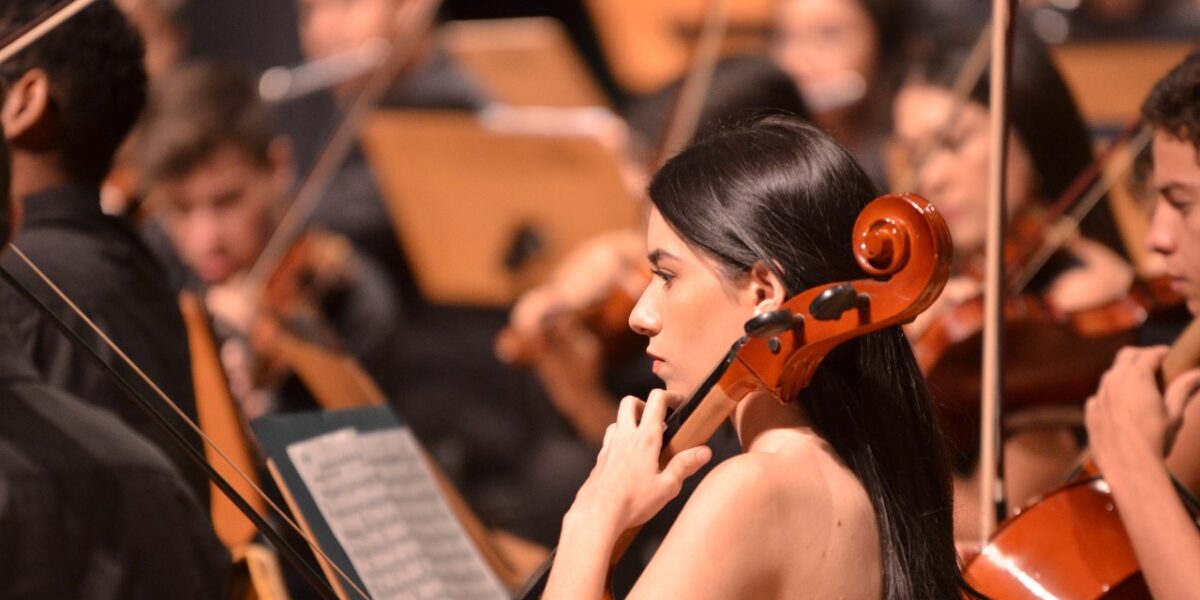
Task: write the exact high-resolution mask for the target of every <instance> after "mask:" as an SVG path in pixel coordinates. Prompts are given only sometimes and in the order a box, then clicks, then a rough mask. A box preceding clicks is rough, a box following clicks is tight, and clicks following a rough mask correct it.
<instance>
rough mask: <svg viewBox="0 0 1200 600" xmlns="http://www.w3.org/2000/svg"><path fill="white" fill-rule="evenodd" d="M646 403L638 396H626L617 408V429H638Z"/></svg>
mask: <svg viewBox="0 0 1200 600" xmlns="http://www.w3.org/2000/svg"><path fill="white" fill-rule="evenodd" d="M643 406H645V403H644V402H642V401H641V400H639V399H638V398H637V397H636V396H625V397H624V398H622V399H621V405H620V406H618V407H617V427H618V428H620V429H625V428H628V429H637V425H638V419H639V418H641V415H642V407H643Z"/></svg>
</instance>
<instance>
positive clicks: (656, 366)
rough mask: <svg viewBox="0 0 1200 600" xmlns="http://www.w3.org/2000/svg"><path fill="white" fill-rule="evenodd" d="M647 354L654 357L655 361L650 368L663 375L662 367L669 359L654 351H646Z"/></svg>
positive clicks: (656, 373) (660, 375)
mask: <svg viewBox="0 0 1200 600" xmlns="http://www.w3.org/2000/svg"><path fill="white" fill-rule="evenodd" d="M646 355H647V356H649V357H650V358H651V359H653V361H654V363H653V364H652V365H651V366H650V370H651V371H652V372H653V373H654V374H655V375H658V376H659V377H662V373H661V371H662V368H663V367H664V366H666V364H667V361H665V360H663V358H662V357H660V356H658V355H657V354H654V353H653V352H646Z"/></svg>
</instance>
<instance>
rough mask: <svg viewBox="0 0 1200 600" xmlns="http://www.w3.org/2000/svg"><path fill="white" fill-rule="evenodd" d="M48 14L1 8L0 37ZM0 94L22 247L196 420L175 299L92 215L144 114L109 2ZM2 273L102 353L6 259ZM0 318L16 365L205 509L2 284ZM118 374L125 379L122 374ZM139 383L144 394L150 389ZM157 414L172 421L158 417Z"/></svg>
mask: <svg viewBox="0 0 1200 600" xmlns="http://www.w3.org/2000/svg"><path fill="white" fill-rule="evenodd" d="M54 4H55V2H54V1H53V0H16V1H12V2H5V3H4V4H3V6H2V7H0V32H3V33H7V32H10V31H13V30H15V29H17V28H19V27H21V26H22V25H24V24H26V23H28V22H30V21H31V20H33V19H34V18H35V17H36V16H37V15H39V14H41V13H42V12H44V11H46V10H47V9H49V8H51V7H52V6H53V5H54ZM0 85H2V86H3V105H2V107H3V108H2V109H0V123H2V124H3V126H4V129H5V131H6V134H5V139H6V140H7V142H8V145H9V148H10V152H11V155H12V185H11V187H10V188H9V189H10V190H11V193H12V195H13V197H14V199H15V200H18V201H21V202H23V204H24V207H25V223H24V233H23V235H22V239H21V244H20V246H19V247H20V249H21V250H23V251H24V252H25V254H27V255H28V256H29V258H30V259H32V260H33V262H34V263H36V264H37V265H38V266H39V267H40V268H41V269H42V270H43V271H45V272H46V274H47V275H49V276H50V278H51V279H53V280H54V281H55V282H56V283H57V284H58V285H60V286H61V287H62V288H63V290H64V291H65V292H66V293H67V295H69V296H70V297H71V298H73V299H74V300H75V302H76V303H78V304H79V306H80V307H81V308H82V309H83V311H84V312H85V313H86V314H88V315H90V316H91V318H92V319H93V320H95V322H96V323H97V324H98V325H99V326H100V327H101V328H102V329H103V330H105V331H106V332H108V334H109V335H110V336H111V337H112V339H113V340H114V341H115V342H116V344H117V345H118V346H119V347H121V348H123V349H124V351H125V352H126V353H128V355H129V356H130V357H131V358H132V359H133V360H134V361H135V362H136V363H137V364H139V365H140V366H141V368H142V369H143V370H144V371H145V372H146V374H148V375H149V376H150V378H151V379H152V380H153V381H155V382H156V383H157V384H158V385H159V386H161V387H162V389H163V390H164V391H165V392H166V394H167V395H168V396H170V397H171V398H172V399H173V400H174V401H175V402H177V403H178V404H179V407H180V408H181V409H182V410H183V411H184V412H185V413H187V414H188V415H190V416H191V417H193V418H194V417H195V416H196V409H195V400H194V398H193V390H192V377H191V365H190V360H189V353H188V347H187V336H186V333H185V330H184V325H183V319H182V317H181V316H180V314H179V309H178V307H177V304H176V299H175V294H174V291H173V290H172V289H171V288H170V286H169V285H168V284H167V281H166V277H165V274H164V273H163V270H162V268H161V266H160V265H159V264H158V262H157V261H156V260H155V259H154V258H153V257H152V256H151V254H150V253H149V251H148V250H147V249H146V247H145V245H144V244H143V243H142V242H141V241H140V239H139V237H138V235H137V233H136V232H135V231H134V230H133V229H132V228H131V227H130V226H129V224H128V223H126V222H125V221H123V220H121V219H117V218H113V217H108V216H105V215H104V214H103V213H102V212H101V210H100V196H99V188H100V182H101V180H102V179H103V178H104V176H105V175H106V174H107V172H108V170H109V167H110V166H111V164H112V158H113V154H114V152H115V150H116V148H117V145H118V144H120V142H121V140H122V139H123V138H124V137H125V135H126V133H127V132H128V131H129V128H130V127H131V126H132V124H133V122H134V120H135V119H136V118H137V115H138V113H139V111H140V110H141V108H142V105H143V104H144V103H145V94H146V90H145V87H146V76H145V72H144V70H143V67H142V46H141V41H140V39H139V38H138V35H137V33H136V32H135V31H134V30H133V29H132V27H130V26H129V24H128V23H127V22H126V21H125V19H124V17H122V16H121V13H120V12H118V11H117V9H115V8H113V6H112V5H111V4H109V3H108V2H102V3H99V4H96V5H93V6H91V7H89V8H87V9H86V10H84V11H83V12H81V13H80V14H78V15H76V16H75V17H73V18H72V19H70V20H69V21H67V22H65V23H64V24H63V25H61V26H60V27H59V28H57V29H55V30H54V31H52V32H51V33H49V34H47V35H46V36H45V37H43V38H42V39H41V40H39V41H38V42H36V43H35V44H33V45H32V46H31V47H29V48H27V49H25V50H24V51H22V52H21V53H19V54H17V55H16V56H15V57H13V58H12V59H11V60H9V61H7V62H5V63H4V64H3V65H0ZM3 264H4V266H5V268H7V269H8V270H9V271H11V272H12V273H13V274H14V275H15V276H16V277H17V278H18V279H19V280H21V281H22V282H24V283H25V284H26V285H27V286H28V287H30V288H32V289H34V290H35V291H36V293H37V294H38V295H39V296H41V297H42V298H44V299H46V300H47V302H48V303H49V304H50V305H51V306H54V307H55V310H56V311H58V312H59V313H60V314H61V315H63V317H64V319H66V320H67V321H68V322H69V323H71V325H72V326H73V327H74V328H75V329H76V331H78V332H80V334H81V335H82V336H83V338H84V339H86V340H90V341H92V342H94V343H96V344H95V345H98V340H97V338H96V336H95V335H94V334H91V333H89V332H87V331H85V330H84V328H83V324H82V323H81V320H80V319H79V318H77V317H75V316H73V315H71V314H68V311H67V309H66V308H65V307H64V306H63V303H62V302H61V301H58V300H57V299H56V298H54V297H53V294H52V293H51V292H50V291H49V290H48V289H47V287H46V286H45V284H43V283H41V282H40V281H39V280H37V278H36V276H35V275H34V274H33V272H32V271H31V270H30V269H29V268H28V267H27V266H26V265H24V263H23V262H22V261H21V260H19V258H18V257H17V256H16V254H15V253H13V252H10V253H8V254H7V255H6V256H5V257H4V259H3ZM0 314H3V315H4V326H6V327H7V328H8V330H9V331H10V332H11V334H12V335H13V336H14V337H15V343H16V346H17V348H18V349H19V351H20V353H21V354H23V355H25V356H26V357H27V358H29V359H31V360H32V362H33V364H34V366H35V367H36V369H37V371H38V372H39V373H40V374H41V376H42V377H43V378H45V379H46V380H47V381H49V382H50V383H51V384H53V385H55V386H57V387H60V388H62V389H64V390H67V391H69V392H71V393H73V394H74V395H76V396H79V397H81V398H83V399H84V400H86V401H87V402H89V403H91V404H94V405H96V406H99V407H101V408H105V409H107V410H110V411H112V412H113V413H115V414H116V415H117V416H119V417H120V418H121V419H122V420H124V421H125V422H126V423H127V424H128V425H130V426H131V427H132V428H133V429H135V430H137V431H138V432H139V433H142V434H143V435H145V436H146V437H147V438H149V439H150V440H151V441H152V442H155V443H156V444H157V445H158V446H159V448H160V449H162V450H163V451H164V452H165V453H166V454H167V456H168V457H170V458H171V459H172V460H173V461H174V462H175V463H176V466H177V467H178V468H179V470H180V472H181V473H182V474H183V475H184V477H185V479H186V480H187V481H188V483H189V484H190V485H191V487H192V489H193V491H195V492H196V494H197V496H198V497H199V498H201V499H203V500H204V501H205V503H206V501H207V498H208V482H207V481H206V480H205V478H204V475H203V473H201V471H200V470H199V469H198V468H196V467H195V466H193V465H192V464H190V463H189V462H187V459H186V458H185V457H184V456H183V455H182V453H180V452H179V451H178V450H177V449H176V448H174V447H173V446H171V445H170V442H169V441H167V440H166V438H165V436H163V435H162V434H161V433H159V432H158V431H157V430H155V429H154V428H153V426H152V424H151V423H150V420H149V418H148V417H147V416H146V415H145V414H143V413H142V412H141V411H140V410H139V409H137V408H135V407H134V406H133V405H131V404H130V403H129V401H128V400H127V399H126V398H124V397H122V395H121V392H120V391H119V390H118V389H117V388H116V387H115V386H113V385H112V384H111V383H109V382H108V381H107V380H106V379H105V378H104V376H103V375H101V374H100V373H99V371H97V370H96V369H95V368H94V367H93V366H92V365H90V364H86V363H87V359H86V358H85V357H84V356H83V355H82V354H81V353H79V352H78V351H77V350H75V348H74V347H72V346H70V345H69V344H68V342H67V341H66V340H65V339H64V338H63V337H62V336H61V335H60V334H59V333H58V332H57V331H55V330H54V329H53V327H52V326H51V325H50V324H48V323H46V322H45V321H44V320H43V319H42V318H41V317H40V316H39V315H38V314H37V313H36V312H35V310H34V309H33V307H32V306H30V304H29V303H28V302H26V301H25V299H23V298H21V297H19V295H18V294H17V292H15V291H14V290H12V289H11V288H9V287H8V286H0ZM103 353H104V356H105V359H106V360H107V361H108V362H110V363H111V364H116V363H117V360H116V358H115V357H114V356H113V355H112V354H111V353H109V352H108V351H107V350H104V351H103ZM119 368H120V369H121V370H122V371H123V372H124V373H126V374H129V375H130V378H131V379H132V374H131V373H130V371H129V370H128V369H126V368H124V367H119ZM135 385H136V386H137V387H138V389H139V390H141V391H142V392H143V393H144V394H145V395H147V396H150V395H152V392H151V391H150V390H149V389H148V387H147V386H145V385H142V384H141V383H136V384H135ZM161 410H162V412H163V413H164V414H166V415H167V416H168V419H169V420H172V421H173V422H177V419H176V418H175V417H174V415H170V414H169V411H168V409H167V408H166V407H163V408H162V409H161ZM189 437H191V441H192V442H193V443H197V444H198V443H199V439H198V438H197V437H195V436H189Z"/></svg>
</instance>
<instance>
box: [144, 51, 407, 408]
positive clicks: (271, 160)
mask: <svg viewBox="0 0 1200 600" xmlns="http://www.w3.org/2000/svg"><path fill="white" fill-rule="evenodd" d="M151 90H152V91H151V94H150V103H149V106H148V108H147V110H146V114H145V115H144V118H143V119H142V121H141V130H142V135H141V136H140V139H139V140H138V142H139V143H138V148H137V156H138V166H139V169H140V171H141V172H142V175H143V179H144V182H145V188H146V192H147V194H148V198H149V200H150V201H149V205H150V206H151V208H152V210H153V211H154V216H155V219H154V220H153V221H152V223H151V224H150V226H148V227H147V228H146V229H147V231H145V233H146V235H147V237H148V240H149V241H150V243H151V246H152V248H153V249H154V250H155V251H156V252H157V253H158V254H159V256H160V257H162V258H163V259H164V262H167V263H168V264H174V263H182V265H181V266H182V268H183V269H182V270H183V271H186V272H184V273H181V274H180V275H181V276H180V279H181V280H182V283H183V284H185V285H189V286H190V287H195V288H197V291H199V292H201V293H202V294H204V295H205V298H206V300H208V302H207V304H208V306H209V309H210V310H211V311H212V312H213V314H214V317H216V318H218V319H220V320H221V321H222V324H223V325H225V326H228V327H231V328H233V329H235V330H237V331H238V333H240V334H241V335H247V334H248V333H249V331H248V330H249V328H250V326H249V324H248V323H244V322H239V321H242V320H244V316H245V315H249V314H252V313H253V307H251V306H247V302H248V301H251V299H249V298H246V297H245V296H244V295H243V294H240V293H237V290H236V289H234V286H236V285H237V283H238V282H239V281H240V278H241V276H242V275H244V274H245V272H246V271H247V270H249V269H250V268H251V267H252V266H254V264H255V263H256V262H257V261H258V259H259V256H260V254H261V253H262V250H263V248H264V247H265V246H266V244H267V241H268V240H269V238H270V236H271V234H272V232H273V231H274V229H275V226H276V223H277V221H278V219H279V217H280V215H281V213H282V209H283V208H284V207H285V206H286V200H287V197H288V196H289V194H290V193H291V190H292V187H293V179H294V172H295V168H294V166H293V163H292V158H291V156H292V154H291V147H290V145H289V144H288V141H287V140H286V139H284V138H283V137H281V136H279V135H278V134H277V133H276V132H275V128H274V124H273V122H272V119H271V115H270V113H269V111H268V109H267V107H266V106H265V105H264V104H263V103H262V101H261V100H259V98H258V93H257V90H256V89H255V87H254V85H253V83H252V82H250V81H249V80H248V79H246V78H244V77H242V76H241V75H240V74H239V73H236V72H234V71H231V70H230V69H227V68H222V67H220V66H217V65H213V64H192V65H184V66H183V67H180V68H177V69H175V70H173V71H171V72H168V73H166V74H164V75H163V76H162V77H161V78H159V79H158V80H156V81H155V82H154V84H153V85H152V86H151ZM156 226H161V229H159V227H156ZM163 233H165V236H164V235H162V234H163ZM305 235H306V236H307V237H306V238H305V244H304V246H303V248H311V249H312V252H311V253H310V254H309V256H311V257H314V258H315V257H318V256H324V257H329V258H332V256H331V255H336V256H337V257H339V258H338V260H335V261H328V262H332V263H336V265H331V268H329V269H328V272H329V275H330V277H329V278H327V281H325V283H324V284H322V285H320V286H319V287H321V288H322V289H321V291H320V292H317V293H315V294H314V297H313V298H311V301H312V302H313V303H314V304H315V305H316V306H314V307H313V308H315V309H317V310H318V312H319V316H320V317H322V318H323V319H324V320H325V321H327V323H325V324H327V325H329V326H330V327H332V328H333V330H334V332H335V333H336V334H337V337H338V338H339V340H340V341H341V342H343V343H344V344H345V345H346V349H347V350H348V351H349V353H350V354H351V355H353V356H354V357H355V358H357V359H358V360H359V361H360V362H361V363H362V364H363V366H364V367H366V369H367V370H368V372H369V373H370V374H371V376H372V377H373V378H374V379H375V380H376V381H377V382H379V383H380V385H381V386H383V388H384V389H385V391H389V392H390V391H394V390H393V387H394V385H395V382H394V381H393V380H394V375H395V371H396V369H395V361H396V359H397V353H398V352H397V340H398V337H399V336H398V328H399V319H400V312H399V305H398V300H397V298H396V296H395V293H394V291H393V289H392V287H391V285H390V284H389V282H388V279H387V275H386V274H384V273H383V271H382V270H381V269H380V267H378V266H376V265H375V264H374V263H372V262H370V260H369V259H367V258H365V257H362V256H359V255H357V254H356V253H354V251H353V249H352V248H351V247H350V244H349V242H347V241H346V240H344V239H343V238H341V237H340V236H336V235H333V234H327V233H323V232H315V231H310V232H308V233H306V234H305ZM164 237H165V238H166V239H165V240H164V239H163V238H164ZM320 262H322V263H324V262H326V261H320ZM335 266H336V268H334V267H335ZM333 271H336V273H334V272H333ZM224 355H225V356H229V354H224ZM226 366H227V368H228V367H230V366H231V365H229V364H227V365H226ZM234 375H235V374H234V373H231V379H235V378H234ZM238 383H239V384H240V385H238V386H235V387H239V388H240V389H236V390H235V391H237V392H239V394H238V395H239V397H241V398H243V400H246V399H247V398H248V396H251V395H252V396H253V397H254V398H255V399H265V398H264V396H263V395H261V394H252V390H250V389H248V388H247V385H246V384H248V383H249V382H246V381H239V382H238ZM289 396H290V394H289ZM280 400H281V401H283V402H285V403H286V404H287V406H285V407H281V408H289V407H292V406H305V404H306V403H305V402H304V401H303V400H301V401H300V403H299V404H297V402H296V398H293V397H289V398H281V399H280ZM243 407H244V408H245V409H246V410H247V413H248V415H249V416H250V417H251V418H253V417H255V416H258V415H260V414H262V412H263V411H265V410H267V408H268V407H266V406H263V405H262V404H261V403H260V404H258V405H257V406H256V405H254V403H249V402H243Z"/></svg>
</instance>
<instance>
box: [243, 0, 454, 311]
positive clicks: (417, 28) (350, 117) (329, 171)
mask: <svg viewBox="0 0 1200 600" xmlns="http://www.w3.org/2000/svg"><path fill="white" fill-rule="evenodd" d="M440 4H441V1H440V0H430V1H429V2H425V3H416V8H413V9H410V10H411V11H412V12H410V13H409V16H408V18H407V19H404V21H403V25H401V26H399V27H398V28H397V34H396V37H395V39H394V40H393V41H392V47H391V49H390V50H389V52H388V55H387V58H386V59H385V60H384V62H383V64H382V65H381V66H380V67H379V68H378V69H377V70H376V71H375V72H374V73H372V74H371V77H370V78H369V79H368V80H367V83H366V85H365V86H364V87H363V89H362V90H361V91H360V92H359V93H358V95H357V96H356V97H355V99H354V102H353V104H351V106H350V109H349V110H348V111H347V112H346V115H345V117H343V118H342V122H341V124H340V125H339V126H338V128H337V129H336V130H335V131H334V133H333V135H332V136H331V137H330V139H329V141H328V143H327V144H326V146H325V148H324V150H322V152H321V154H320V156H319V157H318V158H317V163H316V164H315V165H314V166H313V168H312V170H311V171H309V175H308V177H307V178H306V179H305V181H304V183H303V184H302V185H301V186H300V190H299V191H297V192H296V197H295V199H294V200H293V201H292V203H291V205H290V206H288V208H287V210H286V211H284V214H283V216H282V217H281V218H280V220H279V224H278V225H277V226H276V227H275V231H274V232H273V233H272V234H271V237H270V239H268V240H267V243H266V244H265V245H264V246H263V250H262V252H261V253H259V255H258V258H257V259H255V261H254V264H253V265H251V266H250V269H249V270H248V271H247V274H246V278H245V286H244V288H243V290H244V293H245V294H246V295H247V296H248V297H250V298H256V297H257V296H258V295H259V291H260V290H261V289H262V286H263V284H264V282H265V281H266V280H267V277H268V275H269V274H270V273H272V272H273V271H274V270H275V268H276V266H278V264H279V262H280V261H281V260H282V259H283V257H284V255H286V254H287V251H288V249H289V248H290V247H291V245H292V243H293V242H294V241H295V238H296V236H297V235H298V234H299V233H300V232H301V231H302V230H303V229H304V227H305V226H306V225H307V223H308V220H309V217H311V216H312V214H313V213H314V212H315V211H316V209H317V206H318V205H319V204H320V201H321V198H322V196H323V195H324V193H325V191H326V190H327V189H328V187H329V184H330V183H332V180H333V176H334V175H335V174H336V173H337V169H338V168H339V167H340V166H341V164H342V161H343V160H344V159H345V157H346V154H347V153H348V152H349V151H350V148H352V147H353V145H354V140H355V137H356V136H357V134H358V129H359V125H360V124H361V123H362V121H363V120H364V119H365V118H366V117H367V116H368V115H369V114H370V111H371V110H373V109H374V108H375V105H376V104H377V103H378V101H379V99H380V98H382V97H383V95H384V94H385V93H386V92H387V90H388V89H389V86H391V85H392V83H393V81H394V80H395V77H396V75H397V74H398V72H399V71H400V69H401V68H402V67H403V66H404V63H406V62H407V61H408V58H409V57H410V56H411V55H412V54H413V52H415V50H416V49H417V47H418V45H419V44H420V42H421V32H423V31H425V30H427V29H428V28H429V27H430V26H431V25H432V24H433V19H434V16H435V15H436V13H437V8H438V6H440Z"/></svg>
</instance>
